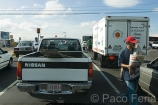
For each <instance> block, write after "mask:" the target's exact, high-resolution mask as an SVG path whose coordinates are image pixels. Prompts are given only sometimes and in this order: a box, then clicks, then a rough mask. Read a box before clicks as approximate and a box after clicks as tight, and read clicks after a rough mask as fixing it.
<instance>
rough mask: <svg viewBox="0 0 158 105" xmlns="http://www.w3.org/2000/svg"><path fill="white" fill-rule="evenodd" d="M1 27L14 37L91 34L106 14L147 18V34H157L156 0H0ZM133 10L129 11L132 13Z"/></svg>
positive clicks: (77, 36)
mask: <svg viewBox="0 0 158 105" xmlns="http://www.w3.org/2000/svg"><path fill="white" fill-rule="evenodd" d="M0 2H1V3H0V31H6V32H10V35H13V38H14V40H15V41H18V39H19V37H21V39H22V40H34V38H35V37H37V36H38V34H37V33H36V29H37V28H41V33H40V35H41V36H44V37H54V36H55V35H57V36H58V37H64V35H66V37H76V38H81V36H83V35H92V33H93V30H92V28H93V25H94V24H95V23H96V22H98V21H99V20H101V19H102V18H103V17H105V16H142V17H149V18H150V31H149V35H150V36H158V29H157V28H158V21H157V17H158V1H157V0H0ZM131 12H132V13H131Z"/></svg>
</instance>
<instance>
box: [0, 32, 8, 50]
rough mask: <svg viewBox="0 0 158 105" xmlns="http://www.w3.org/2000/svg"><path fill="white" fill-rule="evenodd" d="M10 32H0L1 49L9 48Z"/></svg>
mask: <svg viewBox="0 0 158 105" xmlns="http://www.w3.org/2000/svg"><path fill="white" fill-rule="evenodd" d="M9 37H10V32H5V31H0V41H1V44H2V46H3V47H7V46H9V44H10V43H9V42H10V41H9Z"/></svg>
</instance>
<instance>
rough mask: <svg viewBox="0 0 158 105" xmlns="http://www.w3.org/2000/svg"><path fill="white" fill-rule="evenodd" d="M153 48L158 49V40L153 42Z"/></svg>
mask: <svg viewBox="0 0 158 105" xmlns="http://www.w3.org/2000/svg"><path fill="white" fill-rule="evenodd" d="M152 49H158V41H155V42H153V44H152Z"/></svg>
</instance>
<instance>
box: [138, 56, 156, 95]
mask: <svg viewBox="0 0 158 105" xmlns="http://www.w3.org/2000/svg"><path fill="white" fill-rule="evenodd" d="M139 85H140V86H141V88H142V89H143V90H145V91H146V92H148V93H150V94H152V95H154V96H155V97H158V58H156V59H154V60H153V61H151V62H150V63H146V64H145V65H142V66H141V67H140V79H139Z"/></svg>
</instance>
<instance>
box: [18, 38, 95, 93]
mask: <svg viewBox="0 0 158 105" xmlns="http://www.w3.org/2000/svg"><path fill="white" fill-rule="evenodd" d="M16 75H17V81H18V82H17V84H16V86H17V88H18V89H19V91H21V92H28V93H31V94H73V93H78V92H88V90H89V89H90V88H91V86H92V80H93V65H92V60H91V58H90V57H89V56H88V55H87V54H86V53H85V52H84V51H83V49H82V47H81V42H80V41H79V39H76V38H43V39H42V40H41V42H40V43H39V47H38V49H37V51H36V52H33V53H30V54H27V55H23V56H21V57H19V59H18V62H17V74H16Z"/></svg>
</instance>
